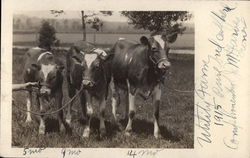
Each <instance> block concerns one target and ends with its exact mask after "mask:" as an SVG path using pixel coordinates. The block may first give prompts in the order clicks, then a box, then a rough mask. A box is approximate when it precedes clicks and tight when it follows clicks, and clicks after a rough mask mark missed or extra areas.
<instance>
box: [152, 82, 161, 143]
mask: <svg viewBox="0 0 250 158" xmlns="http://www.w3.org/2000/svg"><path fill="white" fill-rule="evenodd" d="M153 97H154V98H153V101H154V136H155V138H156V139H158V138H160V137H161V135H160V129H159V108H160V99H161V86H160V84H158V85H156V86H155V88H154V96H153Z"/></svg>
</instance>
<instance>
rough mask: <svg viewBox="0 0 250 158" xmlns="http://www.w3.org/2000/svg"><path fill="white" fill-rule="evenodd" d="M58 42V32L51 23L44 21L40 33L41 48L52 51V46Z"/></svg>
mask: <svg viewBox="0 0 250 158" xmlns="http://www.w3.org/2000/svg"><path fill="white" fill-rule="evenodd" d="M55 41H56V31H55V28H54V27H53V26H51V25H50V24H49V22H47V21H44V22H43V23H42V27H41V29H40V31H39V47H41V48H45V49H47V50H51V46H52V45H53V44H54V42H55Z"/></svg>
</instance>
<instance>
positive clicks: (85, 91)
mask: <svg viewBox="0 0 250 158" xmlns="http://www.w3.org/2000/svg"><path fill="white" fill-rule="evenodd" d="M166 39H167V38H166V37H164V36H162V35H160V34H156V35H154V36H151V37H150V38H149V39H148V38H146V37H144V36H143V37H141V39H140V42H141V43H135V42H131V41H127V40H125V39H120V40H118V41H117V42H116V44H115V45H114V46H113V47H112V48H111V49H110V50H107V51H104V50H102V49H96V48H95V47H94V45H92V44H90V43H87V42H83V41H79V42H77V43H75V44H74V45H73V46H72V47H71V48H70V50H69V52H68V53H67V57H66V78H67V84H68V93H69V97H70V98H72V97H73V96H74V95H75V94H76V91H77V90H78V91H81V93H80V101H81V103H80V104H81V108H82V112H83V115H84V118H85V119H86V120H87V123H86V126H85V128H84V131H83V135H82V136H83V137H89V135H90V121H91V118H92V115H93V100H94V99H95V100H96V101H97V103H98V104H99V108H100V109H99V110H100V112H99V118H100V135H101V136H103V135H105V131H106V130H105V124H104V116H105V106H106V101H107V97H108V91H109V85H110V87H111V91H112V112H113V115H114V118H115V120H116V121H117V122H118V120H117V118H116V109H117V104H118V103H119V98H120V96H119V92H118V90H119V89H122V90H125V91H126V92H127V94H128V112H127V115H128V123H127V126H126V129H125V134H126V135H130V133H131V131H132V122H133V118H134V115H135V112H136V108H135V97H136V95H138V94H142V95H144V96H146V97H149V96H150V95H152V96H153V98H154V99H153V100H154V101H153V102H154V136H155V138H159V137H160V131H159V105H160V98H161V85H162V82H163V79H164V74H165V72H166V70H167V69H168V68H169V67H170V65H171V64H170V62H169V61H168V58H167V53H168V50H169V49H168V41H167V40H166ZM32 51H35V49H33V50H32ZM36 51H37V52H36V53H33V52H32V53H31V52H28V53H27V54H28V59H29V60H28V62H27V64H26V67H25V74H24V80H25V82H36V81H39V82H40V83H41V88H40V92H39V94H40V95H39V96H37V98H38V99H37V101H40V102H42V104H41V106H40V110H41V111H43V108H42V107H43V106H42V105H43V102H44V100H46V99H47V100H48V98H49V97H48V96H53V97H54V98H55V99H56V103H57V105H58V107H60V106H61V105H62V82H63V75H62V72H61V71H62V66H60V64H58V63H57V62H56V60H55V57H54V56H53V54H52V53H50V52H45V51H42V50H36ZM41 52H42V53H41ZM30 61H31V62H30ZM31 103H32V97H31V92H29V96H28V99H27V109H28V110H30V105H31ZM71 108H72V106H71V105H70V106H69V108H68V110H67V115H66V122H67V124H69V125H70V123H71V111H72V110H71ZM58 119H59V123H60V127H61V128H60V129H61V130H63V128H65V121H64V120H63V113H62V111H60V112H59V114H58ZM30 120H31V117H30V114H29V113H27V120H26V121H30ZM44 129H45V126H44V120H43V116H41V119H40V126H39V133H40V134H44V132H45V130H44Z"/></svg>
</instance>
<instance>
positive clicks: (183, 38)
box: [13, 33, 194, 49]
mask: <svg viewBox="0 0 250 158" xmlns="http://www.w3.org/2000/svg"><path fill="white" fill-rule="evenodd" d="M141 36H147V37H148V36H149V34H102V33H99V34H96V41H95V43H96V44H101V45H113V44H114V43H115V42H116V41H117V40H118V39H119V38H120V37H123V38H126V39H130V40H134V41H139V39H140V37H141ZM56 37H57V38H58V39H59V40H60V42H61V43H63V45H65V44H66V45H67V44H72V42H75V41H79V40H82V34H81V33H58V34H56ZM37 38H38V35H36V34H13V43H14V45H26V44H27V45H29V46H30V45H35V42H34V41H36V39H37ZM87 41H89V42H92V43H94V35H93V34H87ZM171 48H189V49H193V48H194V34H193V33H187V34H182V35H179V36H178V38H177V40H176V41H175V42H174V43H173V44H171Z"/></svg>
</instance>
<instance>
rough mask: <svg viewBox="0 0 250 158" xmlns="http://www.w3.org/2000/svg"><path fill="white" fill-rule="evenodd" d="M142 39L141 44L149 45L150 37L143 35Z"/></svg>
mask: <svg viewBox="0 0 250 158" xmlns="http://www.w3.org/2000/svg"><path fill="white" fill-rule="evenodd" d="M140 41H141V44H143V45H149V41H148V38H147V37H145V36H142V37H141V38H140Z"/></svg>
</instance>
